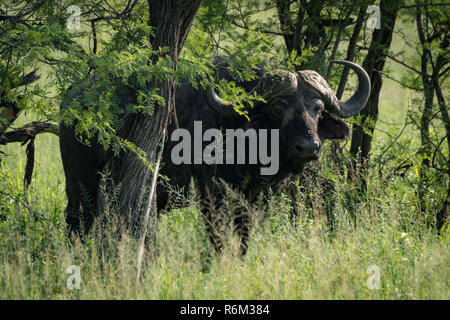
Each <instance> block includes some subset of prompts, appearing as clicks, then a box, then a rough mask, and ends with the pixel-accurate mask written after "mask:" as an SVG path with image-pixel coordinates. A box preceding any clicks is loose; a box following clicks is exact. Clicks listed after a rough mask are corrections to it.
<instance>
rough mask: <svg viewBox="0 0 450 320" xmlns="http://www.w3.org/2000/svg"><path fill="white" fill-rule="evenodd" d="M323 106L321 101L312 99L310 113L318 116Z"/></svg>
mask: <svg viewBox="0 0 450 320" xmlns="http://www.w3.org/2000/svg"><path fill="white" fill-rule="evenodd" d="M324 107H325V106H324V104H323V101H322V100H321V99H318V98H317V99H314V100H313V103H312V111H313V112H314V114H316V115H320V114H321V113H322V111H323V110H324Z"/></svg>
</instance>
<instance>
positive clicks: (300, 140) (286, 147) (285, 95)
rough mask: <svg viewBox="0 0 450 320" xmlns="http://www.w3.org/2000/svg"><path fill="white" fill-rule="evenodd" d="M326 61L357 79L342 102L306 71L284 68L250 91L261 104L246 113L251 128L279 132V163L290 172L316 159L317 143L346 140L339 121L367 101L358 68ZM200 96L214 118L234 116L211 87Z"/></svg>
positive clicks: (346, 130)
mask: <svg viewBox="0 0 450 320" xmlns="http://www.w3.org/2000/svg"><path fill="white" fill-rule="evenodd" d="M331 62H333V63H339V64H343V65H346V66H348V67H349V68H350V69H352V70H353V71H354V72H355V73H356V75H357V76H358V88H357V90H356V92H355V93H354V94H353V95H352V97H350V99H348V100H347V101H345V102H343V101H339V99H337V97H336V95H335V94H334V92H333V91H332V90H331V88H330V86H329V85H328V83H327V82H326V81H325V79H324V78H322V77H321V76H320V75H319V74H318V73H317V72H315V71H311V70H303V71H299V72H297V73H296V74H295V73H292V72H289V71H285V70H275V71H272V72H265V73H263V75H262V76H261V78H260V80H259V82H258V83H257V85H256V86H255V87H254V88H253V89H252V92H253V91H254V92H256V93H258V94H259V95H260V96H262V97H263V98H264V100H265V102H264V103H262V102H261V103H259V104H258V105H255V106H254V107H253V108H248V109H247V111H248V114H249V117H250V119H251V123H252V126H257V127H259V128H266V129H279V130H280V131H279V132H280V141H279V146H280V159H283V160H284V161H283V162H285V163H286V165H288V166H289V167H290V168H291V170H292V171H296V169H297V168H299V167H301V166H303V164H304V163H305V162H308V161H310V160H314V159H318V158H319V156H320V152H321V148H322V139H346V138H348V137H349V131H350V129H349V127H348V125H347V124H346V123H345V122H344V121H343V120H341V119H339V118H347V117H351V116H353V115H355V114H357V113H358V112H359V111H361V110H362V109H363V108H364V106H365V104H366V102H367V99H368V97H369V94H370V86H371V85H370V78H369V76H368V75H367V73H366V71H365V70H364V69H363V68H361V67H360V66H358V65H357V64H355V63H352V62H349V61H344V60H335V61H331ZM205 98H206V100H207V102H208V105H209V106H210V107H211V108H212V109H213V110H214V111H216V112H218V113H219V114H221V115H223V116H226V117H239V114H238V113H236V112H235V111H234V110H233V106H232V105H231V104H230V103H227V102H226V101H224V100H223V99H221V98H220V97H219V96H218V95H217V94H216V92H215V91H214V88H211V89H209V90H208V91H207V92H206V94H205Z"/></svg>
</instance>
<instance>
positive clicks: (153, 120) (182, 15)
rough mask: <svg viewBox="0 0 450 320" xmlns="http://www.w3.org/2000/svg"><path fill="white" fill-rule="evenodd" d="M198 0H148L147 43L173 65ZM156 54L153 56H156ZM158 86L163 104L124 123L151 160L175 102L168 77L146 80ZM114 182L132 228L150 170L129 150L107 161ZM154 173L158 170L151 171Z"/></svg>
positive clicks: (173, 90) (139, 212)
mask: <svg viewBox="0 0 450 320" xmlns="http://www.w3.org/2000/svg"><path fill="white" fill-rule="evenodd" d="M201 3H202V0H178V1H175V0H148V6H149V10H150V15H149V25H150V26H151V27H153V28H155V34H154V37H152V39H151V43H152V46H153V48H154V49H157V48H160V47H168V48H169V52H168V53H167V54H168V55H169V56H170V58H171V59H172V61H173V63H174V66H173V67H174V68H175V69H176V68H177V61H178V57H179V54H180V51H181V49H182V47H183V44H184V41H185V39H186V36H187V34H188V32H189V29H190V27H191V25H192V21H193V20H194V17H195V15H196V13H197V11H198V9H199V7H200V5H201ZM157 58H158V57H154V60H156V59H157ZM150 86H151V87H156V88H158V89H159V90H160V91H159V94H160V95H161V96H162V97H163V98H164V99H165V106H155V111H154V113H153V115H151V116H147V115H142V114H137V115H131V116H130V117H129V118H128V119H127V122H126V125H125V126H124V127H126V128H129V131H128V132H127V133H126V137H127V140H128V141H131V142H133V143H134V144H135V145H136V146H137V147H139V148H141V149H142V150H144V151H145V152H146V154H147V158H148V159H149V161H151V162H152V163H154V162H155V160H156V155H157V154H156V153H157V152H156V151H157V146H158V144H159V142H160V140H161V137H162V135H163V133H164V130H166V127H167V124H168V119H169V115H170V113H171V112H172V109H173V107H174V103H175V83H174V81H172V80H166V81H163V82H156V83H152V84H150ZM108 169H109V170H110V172H111V175H112V180H113V183H114V185H116V186H120V192H119V196H118V205H119V209H120V212H121V215H122V216H123V217H124V218H125V221H126V223H127V226H128V227H129V228H130V229H131V230H132V231H136V230H137V229H136V227H138V225H139V218H140V216H141V212H142V210H143V208H144V206H145V203H144V201H143V199H144V195H145V192H146V186H147V184H148V182H149V181H150V179H151V176H152V174H151V170H150V169H149V168H147V167H146V166H145V165H144V163H143V162H142V161H141V160H139V159H138V158H137V157H136V155H135V154H134V153H132V152H128V153H126V154H122V155H121V156H120V157H114V158H112V159H111V160H110V162H109V163H108ZM153 174H158V172H153Z"/></svg>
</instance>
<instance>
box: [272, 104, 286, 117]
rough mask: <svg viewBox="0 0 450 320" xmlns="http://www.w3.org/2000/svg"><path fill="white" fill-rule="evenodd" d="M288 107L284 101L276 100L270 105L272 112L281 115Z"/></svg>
mask: <svg viewBox="0 0 450 320" xmlns="http://www.w3.org/2000/svg"><path fill="white" fill-rule="evenodd" d="M285 109H286V105H285V104H284V103H282V102H276V103H274V104H272V105H271V106H270V113H271V114H273V115H278V116H280V115H281V114H283V113H284V110H285Z"/></svg>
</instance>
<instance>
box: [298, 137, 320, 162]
mask: <svg viewBox="0 0 450 320" xmlns="http://www.w3.org/2000/svg"><path fill="white" fill-rule="evenodd" d="M294 147H295V149H296V150H297V151H298V152H299V153H300V156H301V157H305V158H310V157H317V156H318V155H319V150H320V143H319V142H318V141H316V140H313V141H311V140H310V141H302V142H297V143H296V144H295V145H294Z"/></svg>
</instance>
